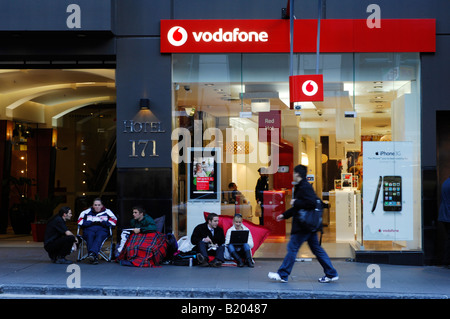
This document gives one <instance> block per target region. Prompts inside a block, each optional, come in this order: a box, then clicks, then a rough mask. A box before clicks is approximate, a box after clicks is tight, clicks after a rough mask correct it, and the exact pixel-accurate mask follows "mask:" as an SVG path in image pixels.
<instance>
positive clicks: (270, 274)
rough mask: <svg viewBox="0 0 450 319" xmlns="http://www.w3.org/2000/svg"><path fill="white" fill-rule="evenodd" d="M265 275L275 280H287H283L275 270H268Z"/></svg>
mask: <svg viewBox="0 0 450 319" xmlns="http://www.w3.org/2000/svg"><path fill="white" fill-rule="evenodd" d="M267 277H269V279H272V280H275V281H279V282H287V280H284V279H283V278H281V277H280V275H279V274H278V273H277V272H269V274H268V275H267Z"/></svg>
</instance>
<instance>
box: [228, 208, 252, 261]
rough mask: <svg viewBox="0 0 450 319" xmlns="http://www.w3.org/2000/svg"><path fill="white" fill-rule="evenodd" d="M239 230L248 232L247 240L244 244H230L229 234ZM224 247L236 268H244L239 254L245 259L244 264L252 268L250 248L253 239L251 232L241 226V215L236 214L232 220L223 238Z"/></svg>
mask: <svg viewBox="0 0 450 319" xmlns="http://www.w3.org/2000/svg"><path fill="white" fill-rule="evenodd" d="M239 230H248V239H247V242H246V243H245V244H231V243H230V239H231V232H232V231H239ZM225 246H227V248H228V252H229V253H230V255H231V257H233V259H234V260H236V262H237V266H238V267H244V263H243V262H242V259H241V256H239V254H243V255H244V258H245V263H246V264H247V266H249V267H251V268H253V267H254V266H255V264H254V263H253V259H252V248H253V237H252V233H251V231H250V230H249V229H248V228H247V227H246V226H245V225H244V224H242V215H241V214H236V215H234V218H233V226H231V227H230V228H228V230H227V235H226V236H225Z"/></svg>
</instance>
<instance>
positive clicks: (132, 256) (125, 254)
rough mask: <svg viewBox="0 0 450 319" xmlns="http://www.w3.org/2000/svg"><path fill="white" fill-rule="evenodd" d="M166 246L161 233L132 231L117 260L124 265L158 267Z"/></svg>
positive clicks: (165, 251) (165, 239)
mask: <svg viewBox="0 0 450 319" xmlns="http://www.w3.org/2000/svg"><path fill="white" fill-rule="evenodd" d="M167 246H168V245H167V238H166V235H164V234H163V233H159V232H156V233H148V234H134V233H132V234H131V235H130V236H129V237H128V239H127V242H126V243H125V246H124V248H123V249H122V252H121V253H120V255H119V256H118V257H117V261H118V262H119V263H120V264H121V265H124V266H135V267H159V264H160V262H161V261H163V259H164V257H165V256H166V253H167Z"/></svg>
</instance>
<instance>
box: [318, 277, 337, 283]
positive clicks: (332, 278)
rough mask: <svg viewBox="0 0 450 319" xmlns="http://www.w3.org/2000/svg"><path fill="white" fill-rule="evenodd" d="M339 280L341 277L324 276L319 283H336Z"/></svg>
mask: <svg viewBox="0 0 450 319" xmlns="http://www.w3.org/2000/svg"><path fill="white" fill-rule="evenodd" d="M338 279H339V276H335V277H328V276H323V277H322V278H319V282H322V283H326V282H332V281H336V280H338Z"/></svg>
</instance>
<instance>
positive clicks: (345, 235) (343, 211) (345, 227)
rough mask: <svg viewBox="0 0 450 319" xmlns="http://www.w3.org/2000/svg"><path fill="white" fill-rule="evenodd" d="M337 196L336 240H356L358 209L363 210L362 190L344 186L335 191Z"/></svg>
mask: <svg viewBox="0 0 450 319" xmlns="http://www.w3.org/2000/svg"><path fill="white" fill-rule="evenodd" d="M335 196H336V241H337V242H349V241H354V240H355V235H356V223H357V218H356V217H357V215H358V216H359V215H360V214H361V213H360V212H359V213H358V210H359V211H360V210H361V205H359V204H358V202H360V201H361V192H360V191H357V190H355V189H354V188H343V189H341V190H337V191H336V192H335Z"/></svg>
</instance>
